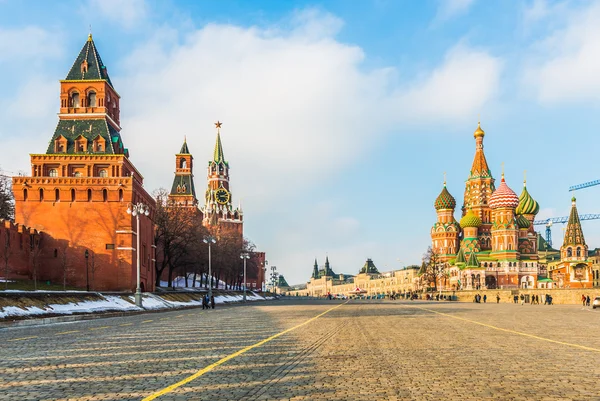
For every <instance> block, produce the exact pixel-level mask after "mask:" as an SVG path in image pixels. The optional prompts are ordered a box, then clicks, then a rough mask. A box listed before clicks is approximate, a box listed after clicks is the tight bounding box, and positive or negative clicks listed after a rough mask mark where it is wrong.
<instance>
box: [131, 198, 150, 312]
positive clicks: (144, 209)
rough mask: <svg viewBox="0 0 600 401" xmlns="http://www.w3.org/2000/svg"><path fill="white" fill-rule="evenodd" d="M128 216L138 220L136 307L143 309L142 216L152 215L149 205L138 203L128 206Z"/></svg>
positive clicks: (136, 232) (136, 234)
mask: <svg viewBox="0 0 600 401" xmlns="http://www.w3.org/2000/svg"><path fill="white" fill-rule="evenodd" d="M127 214H130V215H132V216H133V217H135V219H136V223H137V226H136V227H137V228H136V231H135V236H136V239H137V241H136V242H137V245H136V247H135V253H136V259H137V284H136V287H135V305H136V306H138V307H140V308H141V307H143V305H142V287H141V282H140V281H141V278H140V271H141V264H140V261H141V258H140V215H144V216H148V215H149V214H150V210H149V209H148V206H147V205H144V204H143V203H142V202H138V203H136V204H131V203H130V204H129V205H127Z"/></svg>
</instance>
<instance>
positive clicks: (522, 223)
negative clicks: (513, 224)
mask: <svg viewBox="0 0 600 401" xmlns="http://www.w3.org/2000/svg"><path fill="white" fill-rule="evenodd" d="M517 225H518V226H519V228H529V226H531V222H530V221H529V220H527V218H526V217H525V216H523V215H522V214H520V215H518V216H517Z"/></svg>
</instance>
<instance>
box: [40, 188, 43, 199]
mask: <svg viewBox="0 0 600 401" xmlns="http://www.w3.org/2000/svg"><path fill="white" fill-rule="evenodd" d="M43 200H44V188H40V202H41V201H43Z"/></svg>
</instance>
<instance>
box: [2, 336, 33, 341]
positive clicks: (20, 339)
mask: <svg viewBox="0 0 600 401" xmlns="http://www.w3.org/2000/svg"><path fill="white" fill-rule="evenodd" d="M32 338H38V336H31V337H21V338H13V339H11V340H6V341H23V340H30V339H32Z"/></svg>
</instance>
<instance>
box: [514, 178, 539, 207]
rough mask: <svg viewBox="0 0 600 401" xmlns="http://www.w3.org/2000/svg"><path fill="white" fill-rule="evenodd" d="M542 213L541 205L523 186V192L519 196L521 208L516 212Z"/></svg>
mask: <svg viewBox="0 0 600 401" xmlns="http://www.w3.org/2000/svg"><path fill="white" fill-rule="evenodd" d="M539 211H540V205H539V204H538V203H537V202H536V201H535V200H534V199H533V198H532V197H531V195H529V192H528V191H527V187H526V186H525V185H524V186H523V192H521V195H520V196H519V206H517V209H516V210H515V213H517V214H537V213H538V212H539Z"/></svg>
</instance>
